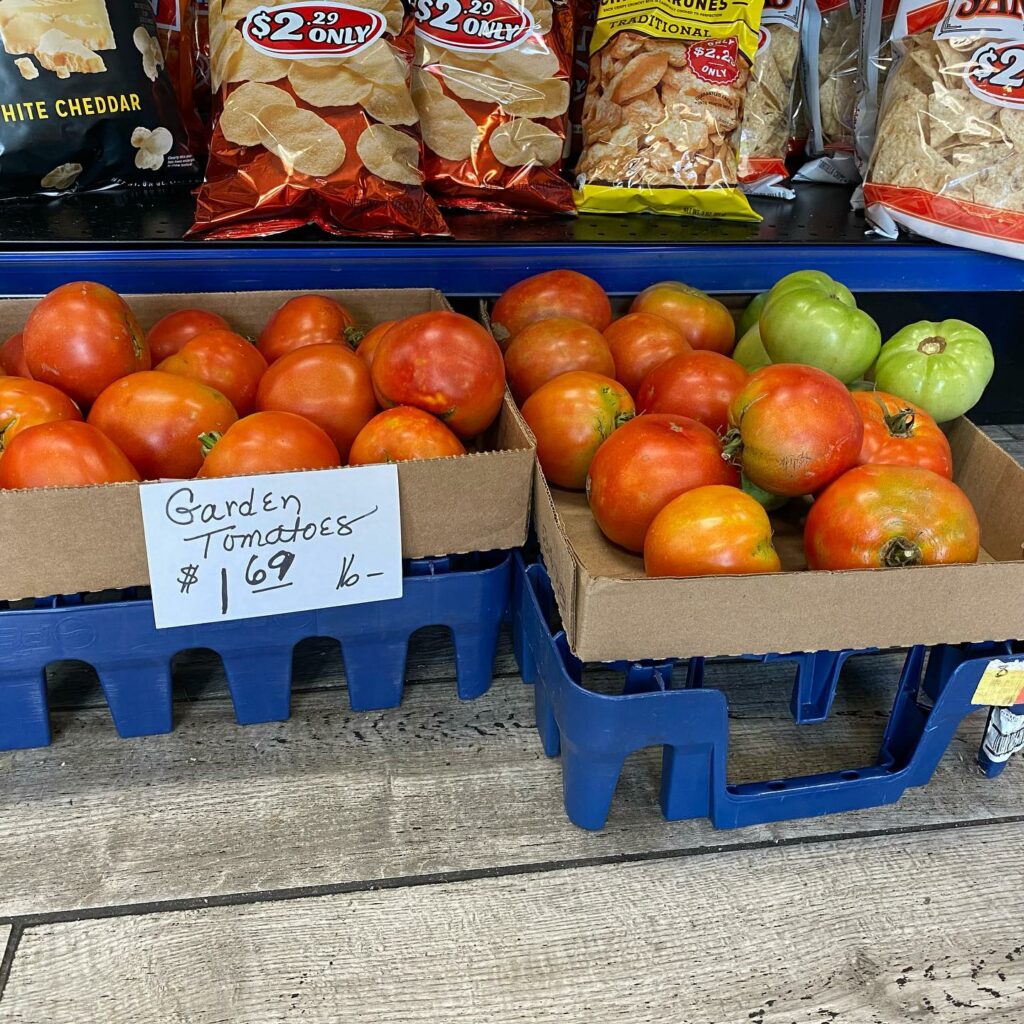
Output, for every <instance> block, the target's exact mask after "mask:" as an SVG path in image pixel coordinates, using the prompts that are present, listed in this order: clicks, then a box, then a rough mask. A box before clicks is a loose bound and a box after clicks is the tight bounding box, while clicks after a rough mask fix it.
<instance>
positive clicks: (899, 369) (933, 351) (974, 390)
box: [875, 320, 995, 423]
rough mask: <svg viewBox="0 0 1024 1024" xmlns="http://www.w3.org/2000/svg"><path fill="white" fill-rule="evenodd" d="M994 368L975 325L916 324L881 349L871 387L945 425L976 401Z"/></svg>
mask: <svg viewBox="0 0 1024 1024" xmlns="http://www.w3.org/2000/svg"><path fill="white" fill-rule="evenodd" d="M994 369H995V357H994V356H993V355H992V346H991V345H990V344H989V340H988V338H986V337H985V335H984V334H983V333H982V332H981V331H979V330H978V328H977V327H972V326H971V325H970V324H968V323H964V321H963V320H943V321H942V322H941V323H935V322H934V321H931V320H922V321H920V322H919V323H916V324H910V325H909V326H907V327H904V328H903V330H902V331H897V332H896V334H894V335H893V336H892V337H891V338H890V339H889V340H888V341H887V342H886V343H885V344H884V345H883V346H882V351H881V354H880V355H879V357H878V362H877V364H876V365H875V383H876V384H877V385H878V388H879V390H880V391H888V392H890V393H891V394H894V395H899V397H900V398H907V399H909V400H910V401H911V402H916V403H917V404H918V405H919V406H921V408H922V409H924V410H925V411H926V412H929V413H931V415H932V416H933V417H934V419H935V420H937V421H938V422H939V423H946V422H947V421H948V420H954V419H956V418H957V416H963V414H964V413H965V412H967V410H968V409H970V408H972V407H973V406H975V405H976V404H977V403H978V400H979V399H980V398H981V396H982V394H983V393H984V391H985V387H986V386H987V385H988V382H989V381H990V380H991V379H992V372H993V370H994Z"/></svg>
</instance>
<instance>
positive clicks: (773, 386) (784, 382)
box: [729, 363, 864, 498]
mask: <svg viewBox="0 0 1024 1024" xmlns="http://www.w3.org/2000/svg"><path fill="white" fill-rule="evenodd" d="M729 422H730V423H731V424H732V425H733V426H735V427H737V428H738V430H739V439H740V440H741V441H742V444H743V452H742V460H743V463H742V464H743V472H744V473H745V474H746V476H747V477H748V478H749V479H750V480H751V481H752V482H753V483H755V484H757V486H758V487H762V488H764V490H766V491H770V492H771V493H772V494H781V495H785V496H786V497H790V498H795V497H798V496H799V495H801V494H813V493H814V492H815V491H819V490H821V488H822V487H824V486H825V485H826V484H829V483H831V482H832V481H833V480H834V479H835V478H836V477H837V476H839V474H840V473H845V472H846V470H848V469H850V467H851V466H855V465H856V464H857V456H858V454H859V452H860V446H861V441H862V440H863V439H864V423H863V421H862V420H861V418H860V413H859V412H858V411H857V406H856V405H854V402H853V399H852V398H851V397H850V393H849V392H848V391H847V390H846V388H845V387H844V386H843V385H842V384H841V383H840V382H839V381H838V380H836V379H835V377H832V376H830V375H829V374H827V373H825V371H824V370H818V369H815V368H814V367H813V366H798V365H796V364H794V363H775V364H773V365H772V366H765V367H763V368H762V369H760V370H758V371H757V372H756V373H752V374H751V375H750V377H749V378H748V379H747V382H746V384H744V385H743V387H742V388H741V389H740V391H739V393H738V394H737V395H736V398H735V399H734V400H733V403H732V405H731V407H730V409H729Z"/></svg>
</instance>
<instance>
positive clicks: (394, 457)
mask: <svg viewBox="0 0 1024 1024" xmlns="http://www.w3.org/2000/svg"><path fill="white" fill-rule="evenodd" d="M465 454H466V449H465V448H464V447H463V445H462V442H461V441H460V440H459V439H458V438H457V437H456V436H455V435H454V434H453V433H452V432H451V431H450V430H449V429H448V428H447V427H446V426H445V425H444V424H443V423H442V422H441V421H440V420H439V419H438V418H437V417H436V416H431V415H430V413H429V412H424V411H423V410H422V409H414V408H413V407H412V406H411V405H396V406H395V407H394V408H393V409H385V410H384V412H380V413H377V415H376V416H374V417H373V419H372V420H370V422H369V423H367V424H366V426H365V427H363V429H362V430H360V431H359V436H358V437H357V438H356V439H355V440H354V441H353V442H352V449H351V451H350V452H349V454H348V462H349V465H350V466H366V465H369V464H370V463H375V462H408V461H410V460H412V459H441V458H444V457H445V456H446V455H465Z"/></svg>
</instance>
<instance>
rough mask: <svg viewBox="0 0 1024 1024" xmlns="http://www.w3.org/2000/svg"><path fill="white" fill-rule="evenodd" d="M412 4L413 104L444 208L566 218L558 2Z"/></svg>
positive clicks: (564, 29)
mask: <svg viewBox="0 0 1024 1024" xmlns="http://www.w3.org/2000/svg"><path fill="white" fill-rule="evenodd" d="M455 8H456V5H453V4H452V3H451V2H450V0H416V21H417V25H416V68H415V71H414V77H413V97H414V99H415V101H416V107H417V109H418V110H419V114H420V119H421V123H422V131H423V142H424V169H425V171H426V176H427V185H428V187H429V188H430V190H431V192H433V194H434V195H436V196H437V197H438V200H439V201H440V202H441V204H442V205H444V206H451V207H458V208H461V209H468V210H488V211H497V212H506V213H508V212H527V211H534V210H536V211H542V212H545V213H552V212H564V213H571V212H573V200H572V190H571V189H570V188H569V185H568V183H567V182H566V181H565V180H564V179H563V178H562V176H561V167H562V158H563V154H564V151H565V140H566V132H567V130H568V116H567V114H568V110H569V99H570V95H569V94H570V86H571V81H572V16H571V14H570V12H569V8H568V5H567V2H566V0H556V2H555V3H552V2H551V0H486V3H473V4H469V3H467V4H463V5H458V7H457V10H456V9H455Z"/></svg>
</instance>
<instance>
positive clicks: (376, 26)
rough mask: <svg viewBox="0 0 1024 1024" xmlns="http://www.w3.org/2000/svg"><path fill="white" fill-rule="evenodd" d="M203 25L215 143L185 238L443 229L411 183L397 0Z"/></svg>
mask: <svg viewBox="0 0 1024 1024" xmlns="http://www.w3.org/2000/svg"><path fill="white" fill-rule="evenodd" d="M0 2H2V0H0ZM209 29H210V84H211V87H212V89H213V90H214V94H215V95H214V106H213V116H214V121H213V135H212V138H211V140H210V160H209V165H208V167H207V172H206V181H205V182H204V183H203V185H202V187H201V188H200V190H199V194H198V198H197V202H196V222H195V225H194V226H193V228H192V232H193V233H199V234H203V235H206V236H207V237H210V238H243V237H248V236H252V235H266V234H273V233H275V232H279V231H286V230H288V229H290V228H294V227H299V226H300V225H303V224H309V223H313V224H317V225H319V226H320V227H321V228H323V229H324V230H325V231H329V232H333V233H335V234H357V235H369V236H377V237H387V236H394V235H421V234H444V233H445V232H446V228H445V224H444V221H443V220H442V219H441V215H440V213H439V212H438V210H437V207H436V206H435V205H434V202H433V200H431V199H430V197H429V196H428V195H427V194H426V191H425V189H424V187H423V172H422V169H421V167H420V137H419V116H418V115H417V113H416V107H415V106H414V104H413V101H412V92H411V90H410V84H409V76H410V69H411V63H412V56H413V32H412V19H411V18H409V17H407V16H406V14H405V11H404V8H403V6H402V2H401V0H345V2H344V3H340V2H337V0H285V2H283V3H277V4H275V5H273V6H269V5H268V4H266V3H260V2H259V0H210V4H209Z"/></svg>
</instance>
